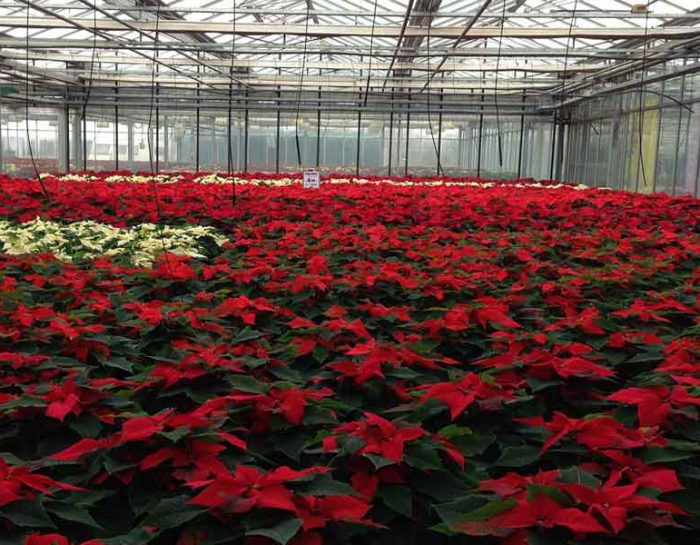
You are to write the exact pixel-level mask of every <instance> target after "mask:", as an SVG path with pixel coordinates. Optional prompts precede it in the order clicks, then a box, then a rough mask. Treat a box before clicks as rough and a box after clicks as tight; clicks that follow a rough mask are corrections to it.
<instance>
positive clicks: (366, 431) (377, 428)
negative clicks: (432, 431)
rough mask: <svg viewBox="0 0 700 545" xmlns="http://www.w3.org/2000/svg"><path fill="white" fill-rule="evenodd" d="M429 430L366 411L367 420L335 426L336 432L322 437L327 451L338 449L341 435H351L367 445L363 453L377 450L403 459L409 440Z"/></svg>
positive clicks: (379, 453) (361, 452)
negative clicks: (391, 420) (395, 421)
mask: <svg viewBox="0 0 700 545" xmlns="http://www.w3.org/2000/svg"><path fill="white" fill-rule="evenodd" d="M425 434H426V432H425V430H423V429H421V428H420V427H419V426H410V425H405V424H401V423H398V424H397V423H394V422H390V421H389V420H386V419H384V418H382V417H381V416H378V415H376V414H373V413H365V420H362V421H357V422H349V423H347V424H343V425H342V426H338V427H337V428H335V429H334V430H333V435H330V436H328V437H326V438H325V439H324V440H323V448H324V450H326V451H327V452H331V451H334V450H337V448H338V437H342V436H351V437H357V438H359V439H361V440H362V441H363V443H364V446H363V447H362V448H360V450H359V453H360V454H378V455H380V456H383V457H385V458H387V459H389V460H392V461H393V462H401V460H402V459H403V451H404V446H405V445H406V443H410V442H412V441H415V440H417V439H419V438H421V437H423V436H424V435H425Z"/></svg>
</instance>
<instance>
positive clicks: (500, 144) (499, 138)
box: [493, 0, 506, 168]
mask: <svg viewBox="0 0 700 545" xmlns="http://www.w3.org/2000/svg"><path fill="white" fill-rule="evenodd" d="M505 24H506V0H503V8H502V11H501V30H500V33H499V36H498V52H497V53H496V75H495V76H494V91H493V93H494V94H493V101H494V106H495V109H496V145H497V146H498V167H499V168H503V137H502V133H501V112H500V110H499V107H498V80H499V77H500V76H499V74H500V68H501V53H502V51H503V27H505Z"/></svg>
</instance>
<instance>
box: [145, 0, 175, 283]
mask: <svg viewBox="0 0 700 545" xmlns="http://www.w3.org/2000/svg"><path fill="white" fill-rule="evenodd" d="M160 6H161V3H160V2H158V4H157V7H156V25H155V33H154V36H153V38H154V52H153V53H154V55H153V62H152V64H151V107H150V108H149V111H148V126H147V128H146V141H147V143H148V161H149V163H150V167H151V176H152V177H153V179H152V180H151V182H150V185H151V189H152V192H153V201H154V203H155V205H156V226H157V230H158V238H159V239H160V245H161V248H162V249H163V255H164V256H165V264H166V266H167V267H168V271H169V272H172V267H171V266H170V259H169V258H168V251H167V248H166V246H165V235H164V232H163V222H162V221H161V220H162V216H163V214H162V210H161V206H160V198H159V197H158V181H157V180H156V179H155V175H157V172H155V168H154V162H153V143H152V141H151V126H152V123H153V110H154V109H155V106H156V94H155V91H156V73H157V65H158V51H159V48H158V43H159V42H158V38H159V36H160ZM158 128H160V127H158ZM155 152H156V154H157V153H158V149H157V148H156V150H155Z"/></svg>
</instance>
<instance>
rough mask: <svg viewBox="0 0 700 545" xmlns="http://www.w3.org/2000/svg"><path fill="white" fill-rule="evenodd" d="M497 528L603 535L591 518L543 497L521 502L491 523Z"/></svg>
mask: <svg viewBox="0 0 700 545" xmlns="http://www.w3.org/2000/svg"><path fill="white" fill-rule="evenodd" d="M489 523H490V524H491V525H493V526H495V527H496V528H507V529H518V528H553V527H555V526H562V527H564V528H568V529H569V530H571V531H573V532H576V533H578V534H596V533H606V529H605V528H604V527H603V526H602V525H601V524H600V523H599V522H598V521H597V520H596V519H595V517H593V516H592V515H590V514H588V513H585V512H583V511H581V510H579V509H575V508H565V507H562V506H561V505H560V504H558V503H557V502H556V501H554V500H553V499H551V498H549V497H548V496H545V495H544V494H537V495H536V496H535V497H534V498H532V499H522V500H520V501H518V503H517V504H516V506H515V507H513V508H512V509H510V510H508V511H506V512H505V513H503V514H502V515H498V516H497V517H495V518H493V519H491V520H490V521H489Z"/></svg>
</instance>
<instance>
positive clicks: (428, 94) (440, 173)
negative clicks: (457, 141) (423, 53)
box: [426, 18, 445, 176]
mask: <svg viewBox="0 0 700 545" xmlns="http://www.w3.org/2000/svg"><path fill="white" fill-rule="evenodd" d="M432 26H433V21H432V18H430V19H429V20H428V35H427V37H426V38H427V41H426V44H427V49H428V51H427V55H428V66H427V68H428V74H431V71H430V38H431V36H430V29H431V28H432ZM428 85H430V81H428ZM427 91H428V93H427V95H426V101H427V104H426V106H427V109H428V130H429V131H430V138H431V139H432V141H433V149H434V150H435V158H436V159H437V167H438V175H440V176H444V175H445V172H444V170H442V162H441V161H440V150H439V149H438V146H437V143H436V142H435V133H434V132H433V120H432V118H431V117H430V89H429V88H428V89H427ZM441 136H442V135H441Z"/></svg>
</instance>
